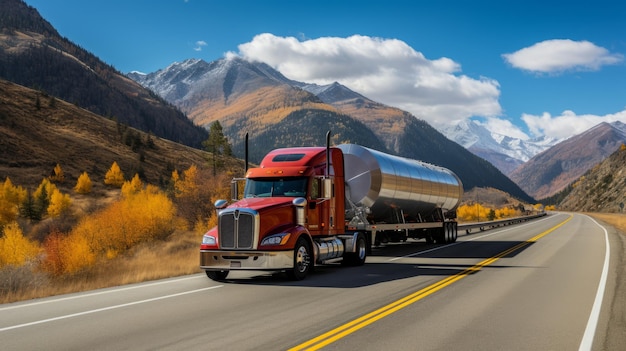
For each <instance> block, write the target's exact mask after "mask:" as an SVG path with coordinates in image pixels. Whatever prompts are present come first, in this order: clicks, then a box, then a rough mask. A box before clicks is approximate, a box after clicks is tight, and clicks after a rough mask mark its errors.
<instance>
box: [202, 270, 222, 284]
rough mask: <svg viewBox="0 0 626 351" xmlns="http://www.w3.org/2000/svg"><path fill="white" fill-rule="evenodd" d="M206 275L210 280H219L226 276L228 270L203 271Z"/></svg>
mask: <svg viewBox="0 0 626 351" xmlns="http://www.w3.org/2000/svg"><path fill="white" fill-rule="evenodd" d="M205 272H206V276H207V277H209V278H211V280H215V281H216V282H221V281H223V280H224V279H226V277H228V271H205Z"/></svg>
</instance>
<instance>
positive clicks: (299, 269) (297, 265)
mask: <svg viewBox="0 0 626 351" xmlns="http://www.w3.org/2000/svg"><path fill="white" fill-rule="evenodd" d="M312 265H313V255H312V253H311V245H310V244H309V242H308V241H307V240H306V239H305V238H302V237H301V238H300V239H298V241H297V242H296V247H295V248H294V251H293V268H291V269H288V270H287V276H288V277H289V279H291V280H302V279H304V278H305V277H306V276H307V274H309V272H310V271H311V266H312Z"/></svg>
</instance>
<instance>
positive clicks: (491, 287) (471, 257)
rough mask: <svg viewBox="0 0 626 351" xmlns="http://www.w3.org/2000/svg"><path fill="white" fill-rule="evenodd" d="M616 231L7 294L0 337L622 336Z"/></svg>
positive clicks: (276, 346)
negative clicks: (296, 268)
mask: <svg viewBox="0 0 626 351" xmlns="http://www.w3.org/2000/svg"><path fill="white" fill-rule="evenodd" d="M620 240H622V239H621V236H620V234H618V233H616V232H615V231H614V230H613V229H612V228H608V231H607V230H605V229H604V228H603V227H602V226H601V225H600V224H598V223H597V222H595V221H594V220H592V219H591V218H590V217H587V216H585V215H581V214H565V213H557V214H552V215H550V216H547V217H544V218H542V219H537V220H533V221H531V222H527V223H523V224H518V225H514V226H509V227H503V228H498V229H493V230H490V231H486V232H479V233H475V234H471V235H461V236H460V237H459V240H458V241H457V242H456V243H454V244H449V245H445V246H435V245H429V244H426V243H425V242H423V241H414V242H409V243H407V244H397V245H389V246H387V247H384V248H377V249H374V252H373V254H372V255H371V256H369V257H368V259H367V262H366V264H365V265H364V266H362V267H341V266H339V265H337V266H324V267H318V268H317V269H316V272H315V273H314V274H312V275H311V276H309V277H307V279H306V280H304V281H299V282H293V281H288V280H287V279H286V278H285V276H284V275H282V274H273V275H272V274H260V275H259V274H258V273H253V272H231V274H230V276H229V280H228V281H226V282H224V283H218V282H214V281H211V280H209V279H208V278H207V277H206V276H205V275H204V274H197V275H191V276H185V277H179V278H173V279H166V280H159V281H154V282H148V283H142V284H134V285H128V286H121V287H116V288H110V289H102V290H96V291H90V292H85V293H80V294H70V295H63V296H57V297H52V298H46V299H38V300H33V301H27V302H21V303H13V304H5V305H0V345H2V346H1V347H0V348H1V349H2V350H43V349H45V350H125V349H128V350H144V349H145V350H290V349H291V350H306V349H309V350H313V349H325V350H357V349H358V350H383V349H384V350H577V349H580V350H601V349H616V348H614V347H621V349H626V348H623V346H624V344H623V342H624V339H626V338H625V337H623V336H621V333H623V330H620V329H619V325H618V329H616V328H615V323H619V322H620V321H619V319H620V318H621V317H620V316H619V315H618V316H617V322H616V321H615V320H616V317H615V311H612V310H611V309H612V307H614V306H624V304H623V298H621V297H620V295H623V294H617V293H616V289H617V288H618V287H619V286H620V284H621V283H619V281H620V278H619V274H618V272H617V269H615V268H612V267H614V265H615V264H619V262H622V261H621V255H622V254H623V251H620V250H623V243H622V242H620ZM610 245H613V246H612V247H613V250H611V246H610ZM155 269H158V267H155ZM621 323H623V320H622V321H621ZM611 325H613V327H611Z"/></svg>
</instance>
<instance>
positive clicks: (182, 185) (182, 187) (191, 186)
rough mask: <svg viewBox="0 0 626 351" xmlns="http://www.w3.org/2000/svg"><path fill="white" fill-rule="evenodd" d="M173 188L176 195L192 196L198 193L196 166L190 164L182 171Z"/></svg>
mask: <svg viewBox="0 0 626 351" xmlns="http://www.w3.org/2000/svg"><path fill="white" fill-rule="evenodd" d="M172 176H173V174H172ZM174 189H175V194H176V197H192V196H194V195H196V194H198V167H196V165H191V166H189V168H187V169H186V170H185V171H183V176H182V177H179V178H178V180H177V181H175V182H174Z"/></svg>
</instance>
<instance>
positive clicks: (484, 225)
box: [458, 212, 547, 234]
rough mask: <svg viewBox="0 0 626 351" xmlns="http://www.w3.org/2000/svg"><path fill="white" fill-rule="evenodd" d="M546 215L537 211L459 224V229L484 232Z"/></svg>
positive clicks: (467, 231)
mask: <svg viewBox="0 0 626 351" xmlns="http://www.w3.org/2000/svg"><path fill="white" fill-rule="evenodd" d="M546 215H547V213H546V212H540V213H537V214H534V215H528V216H521V217H514V218H506V219H499V220H497V221H489V222H476V223H467V224H459V227H458V228H459V229H458V230H459V231H461V230H465V234H470V233H471V231H472V229H476V228H478V229H480V231H481V232H482V231H485V230H489V229H493V228H497V227H504V226H507V225H511V224H517V223H521V222H526V221H529V220H531V219H535V218H539V217H543V216H546Z"/></svg>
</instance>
